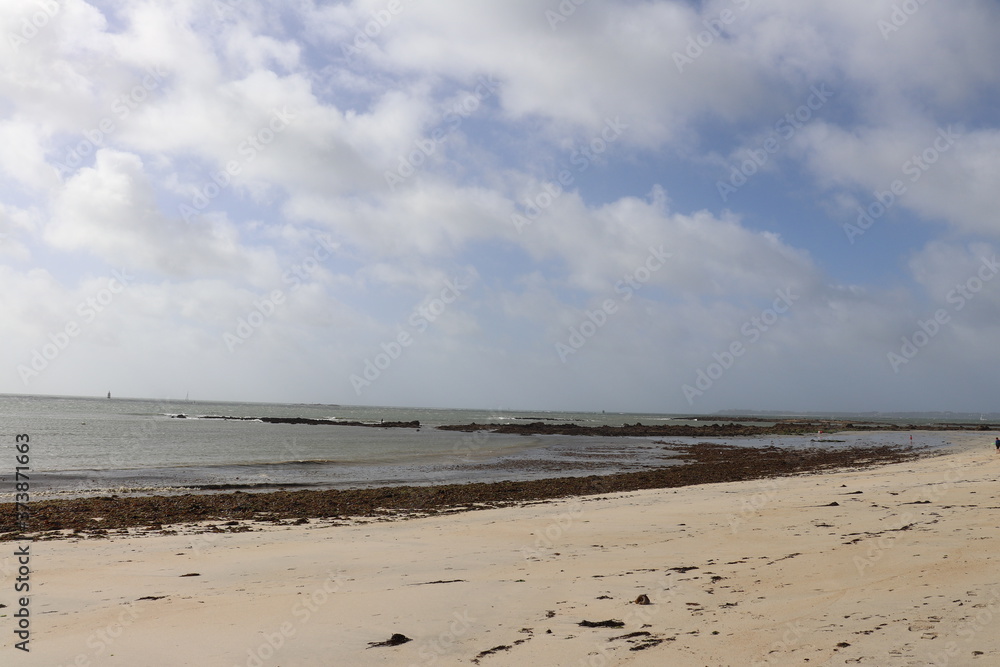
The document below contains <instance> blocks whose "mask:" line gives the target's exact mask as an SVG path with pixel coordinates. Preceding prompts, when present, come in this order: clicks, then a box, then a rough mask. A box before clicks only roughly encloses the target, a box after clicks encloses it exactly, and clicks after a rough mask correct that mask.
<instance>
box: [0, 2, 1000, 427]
mask: <svg viewBox="0 0 1000 667" xmlns="http://www.w3.org/2000/svg"><path fill="white" fill-rule="evenodd" d="M998 27H1000V5H998V4H997V3H995V2H991V1H988V0H970V1H969V2H963V3H944V2H937V1H935V0H903V1H899V0H894V1H892V2H889V1H885V0H874V1H873V0H838V2H835V3H811V2H802V1H801V0H717V1H705V2H690V1H681V0H660V1H641V0H614V1H603V2H601V1H598V0H561V1H558V0H479V1H477V2H468V1H465V2H459V1H458V0H435V1H434V2H417V1H416V0H355V1H352V2H323V1H321V0H282V1H278V0H256V1H255V0H218V1H214V2H213V1H212V0H176V1H175V0H170V1H167V0H108V1H96V0H92V1H91V2H85V1H83V0H6V1H5V2H4V3H2V5H0V52H2V57H0V343H2V345H0V393H14V394H59V395H94V396H96V395H103V394H105V393H106V392H107V391H112V392H113V393H114V394H115V395H117V396H132V397H148V398H183V397H184V396H186V395H189V396H190V397H191V398H192V399H202V400H233V401H274V402H305V403H337V404H343V405H396V406H425V407H469V408H484V409H485V408H488V409H536V410H608V411H631V412H645V411H650V412H662V413H711V412H715V411H720V410H721V411H725V410H731V409H745V410H780V411H911V410H913V411H917V410H953V411H967V412H991V411H997V410H998V408H997V398H996V397H997V395H998V391H997V390H998V387H1000V383H998V380H997V367H996V364H995V363H994V362H995V360H996V359H997V356H998V355H997V352H996V348H997V344H998V341H1000V317H998V314H1000V279H997V275H998V273H1000V265H998V264H997V254H996V253H997V245H998V236H1000V224H998V221H997V212H998V210H1000V188H998V184H1000V94H998V93H1000V68H997V67H996V63H997V62H1000V41H998V40H997V39H996V37H995V36H996V33H997V29H998Z"/></svg>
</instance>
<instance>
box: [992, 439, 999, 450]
mask: <svg viewBox="0 0 1000 667" xmlns="http://www.w3.org/2000/svg"><path fill="white" fill-rule="evenodd" d="M993 444H995V445H996V446H997V451H998V452H1000V438H997V439H996V442H995V443H993Z"/></svg>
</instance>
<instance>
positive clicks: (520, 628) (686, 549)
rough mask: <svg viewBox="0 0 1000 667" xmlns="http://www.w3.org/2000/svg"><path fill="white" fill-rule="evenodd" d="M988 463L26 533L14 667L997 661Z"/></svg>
mask: <svg viewBox="0 0 1000 667" xmlns="http://www.w3.org/2000/svg"><path fill="white" fill-rule="evenodd" d="M992 449H993V448H992V440H991V439H990V440H989V441H987V440H986V438H983V437H981V436H980V437H978V438H970V439H969V440H968V441H967V442H966V443H964V444H961V443H960V444H959V446H956V447H955V448H954V449H953V450H952V451H950V452H948V453H946V454H945V455H943V456H937V457H931V458H918V459H912V460H908V461H903V462H897V463H889V464H886V465H882V466H877V467H867V468H863V469H847V470H837V471H831V472H825V473H822V474H807V475H789V476H784V477H779V478H771V479H758V480H752V481H738V482H721V483H714V484H703V485H695V486H686V487H680V488H666V489H650V490H641V491H632V492H614V493H605V494H601V495H595V496H587V497H580V496H577V497H568V498H562V499H553V500H550V501H546V502H543V503H530V502H529V503H520V504H517V505H512V506H508V507H500V508H495V509H488V510H483V511H478V512H462V513H455V514H439V515H435V516H429V517H425V518H420V519H416V520H412V521H387V520H382V519H379V518H377V517H368V518H358V519H355V520H354V521H352V522H349V523H343V524H340V525H332V524H330V523H325V522H321V521H307V522H305V523H303V524H302V525H288V524H272V525H258V526H255V529H254V530H252V531H249V532H242V533H222V532H214V531H213V532H207V533H206V532H196V531H194V530H193V529H192V530H191V532H183V531H178V532H177V533H176V534H160V533H157V534H155V535H153V536H146V537H138V536H135V535H132V534H129V535H118V534H109V535H107V536H104V537H102V538H97V537H96V536H92V537H88V538H84V537H81V536H77V537H74V538H72V539H65V540H55V541H36V542H23V541H18V542H15V543H11V546H12V547H13V546H15V545H16V544H30V545H31V549H32V559H33V560H32V563H33V565H35V566H37V570H38V571H37V572H35V573H33V575H32V576H33V589H32V602H31V604H32V605H33V608H32V612H33V614H34V615H35V616H34V618H35V619H36V621H35V626H34V628H35V629H34V634H33V635H32V644H31V648H32V652H31V655H30V656H28V657H30V660H28V659H26V660H24V661H22V662H18V663H16V664H22V663H23V664H39V665H41V664H44V665H69V664H74V665H77V664H79V665H135V664H143V665H147V666H148V667H158V666H159V665H164V666H166V665H171V666H175V665H223V666H226V667H236V666H241V667H243V666H245V667H264V666H272V665H273V666H277V665H280V666H281V667H294V666H302V667H307V666H320V665H329V664H351V665H355V664H356V665H406V666H409V665H421V666H422V665H428V666H429V665H469V664H478V665H482V666H484V667H506V666H508V665H510V666H513V665H524V664H544V665H567V666H570V665H572V666H577V665H619V664H622V665H625V664H627V665H663V664H671V665H679V666H681V667H688V666H690V667H695V666H704V665H713V666H715V665H720V666H722V665H725V666H735V665H755V666H756V665H803V664H808V665H841V664H861V665H879V666H880V667H882V666H884V667H895V666H897V665H899V666H903V665H931V664H938V665H940V664H947V665H989V664H995V663H996V662H997V660H998V658H1000V639H998V638H997V637H998V633H997V632H995V630H996V628H997V627H1000V626H998V625H997V623H998V621H1000V574H997V573H996V570H995V563H996V559H997V556H996V553H997V544H996V543H995V541H994V540H995V539H997V538H996V537H995V536H994V534H993V533H994V532H995V529H993V528H991V527H992V526H993V525H994V523H993V517H994V516H995V510H996V506H997V505H998V504H1000V502H998V491H997V488H996V478H997V473H998V469H1000V456H998V455H996V454H994V452H993V451H992ZM11 560H12V559H11V558H10V557H7V558H6V559H3V558H0V576H2V577H3V578H4V579H5V580H4V581H0V590H6V589H9V588H10V581H11V580H12V575H11V570H10V567H9V566H10V561H11ZM642 595H645V596H646V597H647V598H648V599H649V602H650V604H648V605H644V604H636V600H637V599H639V597H640V596H642ZM5 611H9V610H5ZM12 620H13V619H12V618H11V617H10V615H9V614H8V616H6V617H0V627H3V629H4V630H5V632H4V633H3V635H2V636H4V639H3V640H2V643H3V644H4V645H3V647H2V650H7V651H10V650H11V642H12V640H11V633H9V632H6V630H7V629H9V626H10V623H11V621H12ZM584 622H587V624H589V625H592V626H595V627H585V626H582V625H581V623H584ZM619 624H620V625H619ZM5 626H6V627H5ZM604 626H607V627H604ZM396 634H399V635H403V636H404V637H406V638H408V639H410V640H411V641H407V642H404V643H399V644H398V645H392V644H393V642H389V641H388V640H389V639H390V638H391V637H392V636H393V635H396ZM380 643H382V644H386V645H378V644H380ZM18 657H20V656H18Z"/></svg>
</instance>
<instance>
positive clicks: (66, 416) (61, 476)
mask: <svg viewBox="0 0 1000 667" xmlns="http://www.w3.org/2000/svg"><path fill="white" fill-rule="evenodd" d="M179 414H183V415H185V416H186V417H187V418H186V419H178V418H176V415H179ZM206 416H228V417H249V418H255V417H306V418H310V419H323V420H330V421H331V422H336V421H359V422H365V423H373V424H374V423H378V422H379V421H380V420H385V421H412V420H418V421H420V423H421V428H420V429H419V430H414V429H383V428H366V427H357V426H334V425H331V426H326V425H315V426H310V425H298V424H267V423H263V422H259V421H226V420H218V419H205V418H204V417H206ZM810 416H813V417H834V415H831V414H814V415H810ZM836 418H838V419H840V418H845V415H836ZM846 418H853V419H856V420H862V419H865V420H878V421H889V422H897V423H906V424H915V425H920V424H926V423H931V422H956V423H959V422H970V421H976V420H979V419H980V415H978V414H977V415H957V414H950V415H939V414H935V415H923V416H921V415H905V416H903V415H893V416H878V415H871V414H868V415H854V416H846ZM986 418H993V419H996V416H995V415H990V416H986ZM536 420H545V421H552V422H555V423H564V422H573V423H577V424H581V425H587V426H595V425H600V424H608V425H613V426H620V425H621V424H623V423H630V424H634V423H636V422H641V423H643V424H647V425H652V424H666V423H670V424H685V423H691V424H705V423H712V419H711V417H700V418H698V419H697V420H694V419H690V418H687V417H685V416H682V415H655V414H627V413H608V414H605V413H555V412H524V411H518V412H510V413H501V412H490V411H477V410H441V409H419V408H376V407H351V406H334V405H303V404H265V403H212V402H200V401H158V400H144V399H143V400H137V399H117V398H114V399H106V398H72V397H66V398H62V397H40V396H0V438H2V439H0V502H4V501H10V500H11V492H12V490H13V486H12V478H13V471H14V466H15V465H16V462H15V460H14V456H15V451H14V436H15V434H19V433H26V434H28V435H29V436H30V437H31V451H30V455H31V463H30V465H31V493H32V497H33V498H34V499H41V498H45V497H69V496H74V495H108V494H111V493H116V494H143V493H170V492H188V491H193V490H198V491H205V490H219V491H231V490H235V489H246V490H266V489H274V488H289V489H292V488H348V487H363V486H384V485H399V484H415V485H421V484H441V483H453V482H469V481H495V480H500V479H532V478H538V477H555V476H569V475H594V474H607V473H610V472H622V471H628V470H638V469H642V468H647V467H651V466H659V465H665V464H669V463H671V462H672V456H671V452H670V451H669V449H666V448H665V447H664V446H663V445H662V444H657V443H656V442H655V441H658V440H662V438H659V437H650V438H594V437H569V436H519V435H498V434H486V433H457V432H448V431H439V430H437V429H436V428H434V427H435V426H438V425H441V424H465V423H469V422H478V423H490V422H492V423H500V422H504V421H508V422H510V421H512V422H515V423H517V422H521V423H526V422H530V421H536ZM837 439H839V440H844V441H845V442H844V443H834V444H826V445H824V446H849V445H852V444H868V443H880V444H881V443H896V444H908V443H909V435H903V434H899V433H884V434H841V435H838V436H837ZM669 440H670V442H685V443H687V442H697V440H696V439H685V438H669ZM810 440H811V438H810V436H795V437H783V438H771V437H768V438H762V439H755V438H754V439H747V438H739V439H732V440H727V439H720V438H711V441H712V442H727V443H730V444H751V445H753V444H771V443H773V444H776V445H779V446H789V447H797V446H809V445H811V444H812V443H811V442H810ZM914 444H918V445H928V446H941V445H946V444H947V436H943V435H940V434H933V433H928V434H915V435H914Z"/></svg>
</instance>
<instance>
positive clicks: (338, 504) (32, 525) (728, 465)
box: [0, 441, 940, 542]
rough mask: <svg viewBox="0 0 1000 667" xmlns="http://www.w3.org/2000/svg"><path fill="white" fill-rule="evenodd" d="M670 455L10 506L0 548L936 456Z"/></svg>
mask: <svg viewBox="0 0 1000 667" xmlns="http://www.w3.org/2000/svg"><path fill="white" fill-rule="evenodd" d="M651 444H653V445H656V446H658V447H661V448H662V449H663V450H664V451H666V452H669V456H670V457H671V458H672V459H673V465H668V466H660V467H657V468H650V469H647V470H641V471H634V472H623V473H616V474H605V475H589V476H573V477H545V478H540V479H531V480H519V481H500V482H478V483H458V484H437V485H427V486H402V485H401V486H389V487H375V488H358V489H347V490H293V491H287V490H282V491H265V492H258V493H245V492H243V491H242V490H236V491H233V492H230V493H212V494H208V493H187V494H173V495H156V494H151V495H144V496H116V495H107V496H99V497H82V498H74V499H63V500H41V501H36V502H31V503H28V504H26V505H25V507H26V508H27V510H28V521H27V529H26V530H25V528H24V526H23V525H22V524H20V523H18V521H16V517H15V505H14V504H12V503H4V504H0V542H3V541H10V540H16V539H20V538H21V537H24V536H29V537H41V538H42V539H55V538H60V537H66V536H68V535H86V536H93V537H101V536H107V535H108V534H110V533H111V532H112V531H118V532H119V533H121V532H126V533H127V532H128V531H129V530H135V529H142V530H145V531H149V530H166V531H169V530H171V529H170V528H164V526H170V525H174V524H182V523H193V522H203V521H206V520H213V521H218V522H225V523H227V524H229V525H228V526H226V527H225V528H224V529H225V530H229V531H236V530H246V529H247V527H248V526H250V525H252V524H253V523H259V522H265V523H283V522H291V521H297V522H303V521H308V520H311V519H325V520H346V519H350V518H354V517H371V516H377V517H380V518H390V517H397V518H406V517H412V516H426V515H430V514H438V513H444V512H447V513H451V512H458V511H473V510H481V509H488V508H494V507H503V506H508V505H512V504H517V503H524V502H539V501H546V500H551V499H556V498H565V497H573V496H586V495H595V494H600V493H608V492H627V491H637V490H642V489H655V488H674V487H681V486H691V485H697V484H708V483H720V482H734V481H744V480H751V479H765V478H770V477H775V476H783V475H790V474H801V473H809V472H820V471H824V470H829V469H835V468H846V467H854V466H870V465H880V464H885V463H888V462H894V461H905V460H911V459H913V458H916V457H919V456H932V455H936V454H939V453H940V451H939V450H931V449H924V450H921V449H914V448H910V447H905V446H897V445H880V446H866V447H848V448H841V449H832V448H823V447H812V448H808V449H795V450H792V449H785V448H779V447H774V446H756V447H750V446H740V447H735V446H728V445H720V444H715V443H707V442H705V443H699V444H694V445H685V444H679V443H668V442H666V441H655V442H653V443H651Z"/></svg>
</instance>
